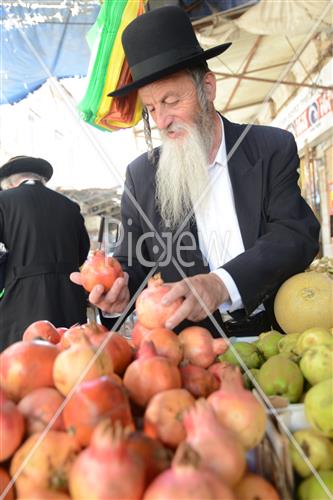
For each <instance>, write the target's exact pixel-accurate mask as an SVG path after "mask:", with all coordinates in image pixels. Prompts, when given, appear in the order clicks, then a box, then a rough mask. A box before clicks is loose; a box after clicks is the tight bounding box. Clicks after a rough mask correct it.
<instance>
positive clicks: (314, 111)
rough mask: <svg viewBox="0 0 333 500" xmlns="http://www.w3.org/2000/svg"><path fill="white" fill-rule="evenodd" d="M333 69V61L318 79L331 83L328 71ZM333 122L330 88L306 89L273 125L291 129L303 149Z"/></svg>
mask: <svg viewBox="0 0 333 500" xmlns="http://www.w3.org/2000/svg"><path fill="white" fill-rule="evenodd" d="M328 71H332V63H329V64H328V65H327V66H325V68H323V70H322V72H321V74H320V77H319V78H318V79H316V81H317V82H318V83H319V82H323V85H329V84H330V83H331V82H330V81H329V80H330V78H326V75H327V72H328ZM332 124H333V92H331V91H328V90H315V91H309V90H307V89H304V90H303V91H302V92H300V93H299V95H298V96H297V97H296V98H295V99H294V100H293V101H292V102H291V103H290V104H289V105H288V106H286V107H285V108H284V109H283V110H282V111H281V113H279V115H278V116H277V117H276V118H275V119H274V120H273V122H272V123H271V125H273V126H276V127H280V128H283V129H285V130H289V132H291V133H292V134H293V135H294V137H295V139H296V142H297V146H298V149H302V148H303V147H304V145H305V143H306V142H307V143H308V144H310V143H311V142H312V141H314V140H315V139H316V138H317V137H319V136H320V135H321V134H323V133H324V132H326V131H327V130H329V129H330V128H332Z"/></svg>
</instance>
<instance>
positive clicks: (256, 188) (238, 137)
mask: <svg viewBox="0 0 333 500" xmlns="http://www.w3.org/2000/svg"><path fill="white" fill-rule="evenodd" d="M223 125H224V136H225V141H226V149H227V157H228V171H229V176H230V181H231V184H232V188H233V194H234V200H235V208H236V213H237V218H238V222H239V227H240V231H241V234H242V238H243V243H244V247H245V249H247V248H250V247H252V246H253V245H254V243H255V241H256V239H257V237H258V235H259V228H260V212H261V197H262V158H259V159H257V161H256V162H254V163H252V162H251V161H250V160H249V158H248V156H249V148H248V141H247V135H246V134H245V133H244V132H245V131H246V127H243V126H240V125H236V124H233V123H231V122H229V121H228V120H227V119H226V118H224V117H223ZM242 133H243V136H242Z"/></svg>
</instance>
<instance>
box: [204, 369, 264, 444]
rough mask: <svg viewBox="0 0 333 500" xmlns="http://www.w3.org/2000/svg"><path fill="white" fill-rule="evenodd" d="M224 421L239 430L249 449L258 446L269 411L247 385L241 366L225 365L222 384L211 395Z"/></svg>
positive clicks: (212, 401)
mask: <svg viewBox="0 0 333 500" xmlns="http://www.w3.org/2000/svg"><path fill="white" fill-rule="evenodd" d="M208 402H209V403H210V404H211V405H212V407H213V408H214V410H215V413H216V415H217V417H218V419H219V421H220V423H221V424H222V425H223V426H225V427H228V428H229V429H232V430H233V431H235V433H236V434H237V436H238V437H239V439H240V440H241V442H242V443H243V446H244V447H245V449H247V450H248V449H250V448H254V447H255V446H257V445H258V444H259V443H260V441H261V440H262V438H263V436H264V434H265V429H266V420H267V416H266V412H265V408H264V407H263V405H262V404H261V403H260V402H259V401H258V400H257V398H256V397H255V396H254V395H253V394H252V392H251V391H248V390H246V389H244V385H243V378H242V374H241V371H240V369H239V367H238V366H234V365H229V366H225V368H224V371H223V378H222V381H221V387H220V389H219V390H218V391H215V392H213V393H212V394H211V395H210V396H208Z"/></svg>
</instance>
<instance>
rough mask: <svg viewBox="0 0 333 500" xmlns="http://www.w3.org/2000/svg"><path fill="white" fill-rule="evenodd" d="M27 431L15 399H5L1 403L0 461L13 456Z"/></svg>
mask: <svg viewBox="0 0 333 500" xmlns="http://www.w3.org/2000/svg"><path fill="white" fill-rule="evenodd" d="M24 431H25V423H24V418H23V415H22V414H21V413H20V411H19V410H18V408H17V406H16V405H15V403H13V401H10V400H9V399H7V400H6V399H4V400H2V401H1V405H0V462H4V461H5V460H7V458H9V457H11V456H12V454H13V453H14V452H15V450H16V449H17V448H18V447H19V445H20V444H21V441H22V439H23V435H24Z"/></svg>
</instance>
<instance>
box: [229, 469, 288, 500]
mask: <svg viewBox="0 0 333 500" xmlns="http://www.w3.org/2000/svg"><path fill="white" fill-rule="evenodd" d="M234 491H235V494H236V498H237V500H267V499H269V500H280V496H279V494H278V492H277V491H276V489H275V488H274V487H273V486H272V485H271V484H270V483H269V482H268V481H266V479H264V478H263V477H261V476H258V475H257V474H251V473H247V474H246V475H245V476H244V477H243V479H241V481H240V482H239V483H238V484H237V485H236V487H235V490H234Z"/></svg>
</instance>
